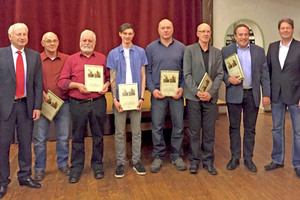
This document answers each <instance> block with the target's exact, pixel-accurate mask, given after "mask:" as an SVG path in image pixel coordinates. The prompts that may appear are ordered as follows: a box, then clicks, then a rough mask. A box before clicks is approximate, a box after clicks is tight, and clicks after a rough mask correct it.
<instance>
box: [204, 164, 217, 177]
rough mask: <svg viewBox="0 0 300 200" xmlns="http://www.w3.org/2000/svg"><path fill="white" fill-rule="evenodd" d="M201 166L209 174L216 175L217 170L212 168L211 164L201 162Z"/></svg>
mask: <svg viewBox="0 0 300 200" xmlns="http://www.w3.org/2000/svg"><path fill="white" fill-rule="evenodd" d="M203 168H204V169H206V170H207V172H208V173H210V174H211V175H217V174H218V172H217V170H216V169H215V168H214V166H213V165H206V164H203Z"/></svg>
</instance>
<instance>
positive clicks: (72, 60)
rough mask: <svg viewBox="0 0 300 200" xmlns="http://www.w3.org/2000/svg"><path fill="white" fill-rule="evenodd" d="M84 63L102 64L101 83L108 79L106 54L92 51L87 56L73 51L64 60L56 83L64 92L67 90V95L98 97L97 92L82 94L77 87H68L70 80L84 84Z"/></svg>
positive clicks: (84, 97)
mask: <svg viewBox="0 0 300 200" xmlns="http://www.w3.org/2000/svg"><path fill="white" fill-rule="evenodd" d="M85 65H101V66H103V75H104V77H103V83H106V82H107V81H109V77H110V75H109V69H108V68H106V56H105V55H103V54H102V53H98V52H95V51H94V52H93V54H92V55H91V56H90V57H89V58H88V57H86V56H85V55H83V54H82V53H81V51H80V52H78V53H75V54H73V55H71V56H69V58H68V59H67V60H66V62H65V64H64V66H63V69H62V71H61V74H60V77H59V79H58V82H57V85H58V87H59V88H61V89H62V90H63V91H64V92H66V91H69V96H70V97H73V98H76V99H89V98H98V97H99V96H101V94H100V93H98V92H91V93H90V94H83V93H81V92H80V91H79V90H78V89H77V88H74V89H69V85H70V83H71V82H76V83H82V84H84V66H85Z"/></svg>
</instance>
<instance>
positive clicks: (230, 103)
mask: <svg viewBox="0 0 300 200" xmlns="http://www.w3.org/2000/svg"><path fill="white" fill-rule="evenodd" d="M234 38H235V41H236V42H235V43H233V44H230V45H228V46H226V47H224V48H223V49H222V55H223V59H226V58H228V57H229V56H230V55H232V54H233V53H237V55H238V57H239V60H240V63H241V67H242V69H243V72H244V75H245V78H244V80H240V79H239V76H230V75H229V74H228V71H227V70H226V68H225V67H224V70H225V71H224V82H225V84H226V103H227V108H228V114H229V122H230V125H229V134H230V150H231V157H232V158H231V160H230V161H229V163H228V164H227V169H228V170H233V169H235V168H236V167H237V166H238V165H239V159H240V158H241V136H240V124H241V113H242V111H243V123H244V140H243V158H244V164H245V166H246V167H247V168H248V169H249V171H251V172H256V171H257V168H256V166H255V164H254V163H253V161H252V157H253V150H254V142H255V125H256V120H257V114H258V109H259V105H260V99H261V97H260V93H261V91H260V86H262V94H263V98H262V105H263V106H265V105H268V104H270V79H269V71H268V67H267V62H266V57H265V52H264V49H263V48H261V47H259V46H257V45H254V44H249V27H248V26H247V25H245V24H239V25H237V26H236V27H235V29H234ZM224 66H225V64H224Z"/></svg>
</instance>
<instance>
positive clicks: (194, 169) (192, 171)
mask: <svg viewBox="0 0 300 200" xmlns="http://www.w3.org/2000/svg"><path fill="white" fill-rule="evenodd" d="M198 169H199V165H196V164H192V165H191V167H190V173H191V174H197V172H198Z"/></svg>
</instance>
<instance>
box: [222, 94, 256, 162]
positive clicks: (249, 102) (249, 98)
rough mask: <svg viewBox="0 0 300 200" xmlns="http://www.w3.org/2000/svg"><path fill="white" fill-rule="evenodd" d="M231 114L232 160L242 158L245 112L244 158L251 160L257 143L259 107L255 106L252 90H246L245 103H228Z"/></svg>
mask: <svg viewBox="0 0 300 200" xmlns="http://www.w3.org/2000/svg"><path fill="white" fill-rule="evenodd" d="M227 108H228V114H229V123H230V125H229V135H230V150H231V156H232V158H236V159H240V158H241V135H240V125H241V113H242V111H243V123H244V140H243V158H244V160H250V159H252V157H253V150H254V143H255V125H256V120H257V114H258V107H256V106H255V103H254V99H253V94H252V90H244V97H243V102H242V103H241V104H232V103H227Z"/></svg>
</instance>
